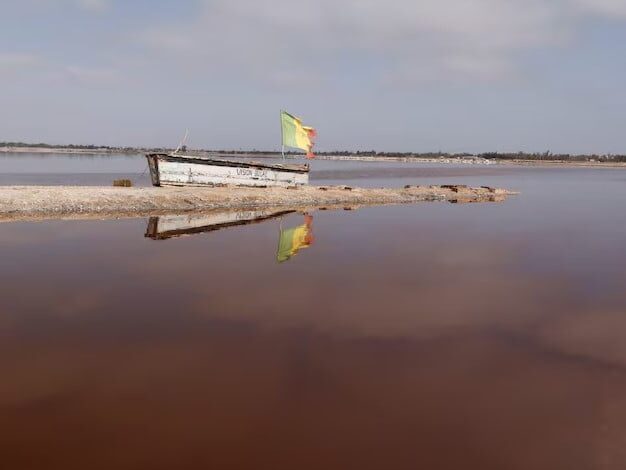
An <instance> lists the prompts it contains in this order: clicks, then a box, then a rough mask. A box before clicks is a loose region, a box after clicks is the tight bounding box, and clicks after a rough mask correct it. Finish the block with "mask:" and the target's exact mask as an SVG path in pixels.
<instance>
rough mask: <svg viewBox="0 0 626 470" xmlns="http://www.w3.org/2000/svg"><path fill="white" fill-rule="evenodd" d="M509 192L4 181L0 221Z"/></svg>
mask: <svg viewBox="0 0 626 470" xmlns="http://www.w3.org/2000/svg"><path fill="white" fill-rule="evenodd" d="M511 194H513V193H511V192H509V191H506V190H503V189H495V188H488V187H481V188H468V187H465V186H411V187H406V188H397V189H390V188H386V189H366V188H347V187H342V186H329V187H318V186H305V187H300V188H297V189H285V188H232V187H223V188H155V187H149V188H118V187H102V186H94V187H80V186H2V187H0V221H13V220H44V219H81V218H119V217H139V216H149V215H163V214H180V213H186V212H194V211H195V212H199V211H207V210H214V209H232V210H241V209H250V208H261V207H274V208H285V209H301V208H313V207H341V206H350V207H352V206H368V205H381V204H407V203H415V202H421V201H448V202H454V203H470V202H497V201H502V200H504V199H505V198H506V197H507V196H508V195H511Z"/></svg>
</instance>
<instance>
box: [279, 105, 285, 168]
mask: <svg viewBox="0 0 626 470" xmlns="http://www.w3.org/2000/svg"><path fill="white" fill-rule="evenodd" d="M283 113H284V111H283V110H282V109H281V110H280V144H281V150H280V153H281V155H282V156H283V160H284V159H285V135H284V131H283Z"/></svg>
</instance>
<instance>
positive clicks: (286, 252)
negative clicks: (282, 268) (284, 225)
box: [276, 215, 313, 263]
mask: <svg viewBox="0 0 626 470" xmlns="http://www.w3.org/2000/svg"><path fill="white" fill-rule="evenodd" d="M304 220H305V223H304V224H303V225H300V226H298V227H293V228H289V229H287V230H281V231H280V238H279V240H278V253H277V254H276V259H277V261H278V262H279V263H283V262H285V261H288V260H289V259H291V257H292V256H294V255H296V254H297V253H298V251H300V250H301V249H303V248H308V247H309V246H311V245H312V244H313V227H312V225H313V217H312V216H310V215H306V216H304Z"/></svg>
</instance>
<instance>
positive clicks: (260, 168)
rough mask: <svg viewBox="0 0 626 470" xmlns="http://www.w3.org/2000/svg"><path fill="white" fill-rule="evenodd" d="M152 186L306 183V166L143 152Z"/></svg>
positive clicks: (262, 185)
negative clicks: (146, 153)
mask: <svg viewBox="0 0 626 470" xmlns="http://www.w3.org/2000/svg"><path fill="white" fill-rule="evenodd" d="M146 158H147V159H148V167H149V168H150V177H151V178H152V184H153V185H154V186H224V185H236V186H256V187H268V186H279V187H295V186H299V185H304V184H308V182H309V165H306V164H304V165H290V164H273V163H261V162H249V161H233V160H221V159H216V158H209V157H197V156H190V155H179V154H176V153H173V154H164V153H152V154H148V155H146Z"/></svg>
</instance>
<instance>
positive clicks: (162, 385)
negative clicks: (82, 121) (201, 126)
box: [0, 157, 626, 470]
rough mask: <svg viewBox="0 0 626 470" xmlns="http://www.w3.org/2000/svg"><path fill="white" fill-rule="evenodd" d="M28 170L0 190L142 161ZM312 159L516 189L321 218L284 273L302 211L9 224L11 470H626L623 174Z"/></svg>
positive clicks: (391, 178) (5, 421) (336, 178)
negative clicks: (488, 198) (158, 226)
mask: <svg viewBox="0 0 626 470" xmlns="http://www.w3.org/2000/svg"><path fill="white" fill-rule="evenodd" d="M30 158H31V160H30V161H29V162H27V163H20V162H17V161H16V160H15V159H11V158H10V157H0V173H2V177H1V181H0V182H1V183H2V184H12V183H16V184H17V183H20V184H54V183H58V184H63V183H67V182H86V183H88V184H109V183H110V180H111V179H112V178H113V177H117V176H116V175H118V174H129V173H132V172H135V173H136V174H138V175H139V174H141V172H142V171H143V165H144V162H143V160H142V159H137V158H124V157H119V159H113V160H112V161H109V160H106V161H105V160H95V161H94V160H80V161H79V160H77V161H71V160H70V161H68V159H67V158H59V159H58V160H46V161H45V162H42V161H41V158H38V157H30ZM45 158H46V159H50V158H56V157H45ZM37 161H39V164H38V165H39V166H37ZM54 161H58V165H59V166H55V165H56V164H55V163H54ZM94 162H96V163H97V164H94ZM20 165H22V166H20ZM50 165H52V166H53V167H55V168H57V173H55V174H53V175H51V174H50V172H49V171H48V170H49V168H50ZM61 165H69V167H62V168H61ZM73 165H78V167H79V168H78V169H76V167H74V166H73ZM81 165H84V166H81ZM118 165H120V166H118ZM126 165H128V166H126ZM313 165H314V168H315V170H314V171H315V173H314V174H313V178H314V179H315V180H316V181H318V182H327V183H333V182H336V183H337V184H339V183H347V184H359V185H370V186H382V185H392V186H399V185H402V184H408V183H413V184H424V183H445V182H459V183H467V184H492V185H497V186H501V187H507V188H511V189H516V190H518V191H520V192H521V194H520V195H519V196H517V197H515V198H513V199H510V200H508V201H507V202H505V203H500V204H472V205H454V204H443V203H428V204H426V203H425V204H418V205H414V206H394V207H378V208H367V209H360V210H358V211H338V212H328V211H316V212H312V213H311V214H310V215H312V222H311V221H310V219H309V227H308V228H307V232H308V235H309V238H308V239H307V242H306V245H310V246H308V247H306V248H305V247H304V245H303V248H302V249H300V250H299V251H298V252H297V254H294V256H293V257H292V258H291V259H289V260H287V261H284V262H282V263H279V262H277V249H278V247H279V238H280V235H281V230H282V233H283V240H281V241H284V235H285V234H286V233H287V231H288V229H289V228H292V227H301V228H302V227H306V225H305V218H304V217H303V215H302V214H290V215H286V216H284V217H282V218H281V219H270V220H267V221H265V222H263V223H258V224H253V225H245V226H237V227H232V228H224V229H222V230H216V231H210V232H207V233H198V234H195V235H193V236H184V237H176V238H170V239H167V240H153V239H150V238H146V237H145V236H144V235H145V233H146V231H147V230H148V229H149V221H148V220H146V219H136V220H122V221H93V222H43V223H13V224H8V223H4V224H0V246H1V247H2V264H1V265H0V281H1V282H0V299H1V300H0V306H1V310H0V370H1V371H2V375H3V380H2V385H0V422H1V423H2V426H0V442H1V443H2V444H1V449H2V452H1V453H0V467H2V468H8V469H57V468H59V469H86V468H88V469H173V468H175V469H205V468H220V469H221V468H225V469H239V468H246V469H247V468H251V469H252V468H254V469H257V468H268V469H269V468H271V469H283V468H285V469H299V470H300V469H309V468H310V469H346V468H355V469H381V468H385V469H415V468H436V469H459V468H469V469H474V468H476V469H494V470H495V469H498V470H500V469H550V470H553V469H560V468H566V469H623V468H626V291H625V290H624V282H625V281H626V254H625V252H624V250H623V247H624V246H625V245H626V216H625V214H624V209H623V207H624V204H623V201H624V200H626V172H625V171H619V170H602V169H600V170H598V169H546V168H540V169H538V168H518V167H455V166H446V167H442V166H435V165H421V166H420V165H397V164H346V163H335V162H323V161H320V162H314V163H313ZM96 168H99V169H100V170H102V172H98V171H95V170H96ZM76 175H82V176H80V177H77V176H76ZM289 233H291V232H289Z"/></svg>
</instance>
